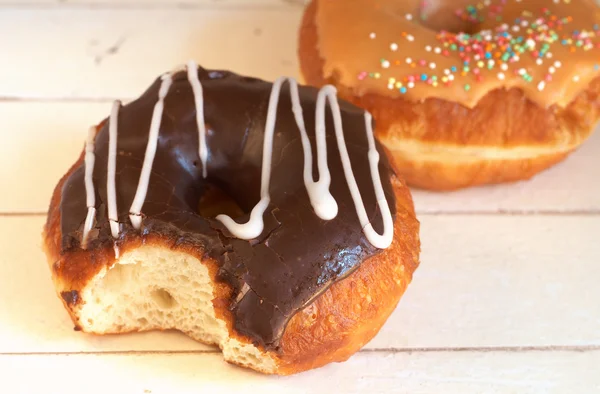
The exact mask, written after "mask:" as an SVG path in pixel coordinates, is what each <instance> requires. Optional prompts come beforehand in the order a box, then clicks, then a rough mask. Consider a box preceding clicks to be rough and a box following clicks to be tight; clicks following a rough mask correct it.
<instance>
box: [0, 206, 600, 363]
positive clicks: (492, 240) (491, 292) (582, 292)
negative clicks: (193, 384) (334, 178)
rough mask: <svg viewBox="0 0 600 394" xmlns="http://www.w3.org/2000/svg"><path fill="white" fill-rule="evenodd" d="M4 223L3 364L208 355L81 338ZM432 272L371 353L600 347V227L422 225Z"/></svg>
mask: <svg viewBox="0 0 600 394" xmlns="http://www.w3.org/2000/svg"><path fill="white" fill-rule="evenodd" d="M43 221H44V218H42V217H0V250H2V252H3V253H2V254H1V255H0V284H1V285H0V299H1V300H5V301H4V302H2V303H0V353H7V352H11V353H12V352H17V353H21V352H27V353H31V352H80V351H115V350H181V349H203V348H204V347H202V346H201V345H198V344H195V343H194V342H192V341H189V340H187V339H185V338H184V337H183V335H176V334H172V335H163V334H160V333H152V334H132V335H127V336H120V337H119V336H110V337H106V338H100V337H93V336H89V335H85V334H82V333H79V332H74V331H73V330H72V324H71V322H70V321H69V320H68V318H67V315H66V312H64V311H63V309H62V305H61V303H60V301H59V300H58V298H57V297H56V296H55V295H54V291H53V289H52V285H51V282H50V278H49V270H48V268H47V267H46V263H45V258H44V256H43V255H42V252H41V251H40V249H39V248H38V246H39V245H40V241H41V240H40V232H41V228H42V225H43ZM421 221H422V226H423V230H422V242H423V253H422V263H421V266H420V268H419V269H418V270H417V273H416V275H415V278H414V280H413V283H412V284H411V285H410V287H409V289H408V291H407V293H406V294H405V296H404V298H403V299H402V300H401V302H400V304H399V306H398V308H397V310H396V311H395V313H394V314H393V315H392V316H391V317H390V319H389V320H388V322H387V323H386V325H385V326H384V328H383V329H382V330H381V332H380V333H379V335H378V336H377V337H376V338H375V339H374V340H373V341H372V342H371V343H369V344H368V345H367V348H368V349H390V348H399V349H419V348H448V347H452V348H465V347H467V348H471V347H485V348H489V347H520V346H537V347H547V346H588V345H600V287H599V286H597V281H598V278H600V264H598V263H599V262H600V246H599V245H600V244H599V243H598V242H597V235H598V234H600V217H579V216H574V217H564V216H558V217H549V216H540V217H530V216H525V217H519V216H427V215H426V216H423V217H422V218H421Z"/></svg>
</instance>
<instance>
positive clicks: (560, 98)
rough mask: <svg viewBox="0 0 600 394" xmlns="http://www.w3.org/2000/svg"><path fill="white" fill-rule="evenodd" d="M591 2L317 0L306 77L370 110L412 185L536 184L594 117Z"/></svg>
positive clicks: (309, 22) (595, 37)
mask: <svg viewBox="0 0 600 394" xmlns="http://www.w3.org/2000/svg"><path fill="white" fill-rule="evenodd" d="M599 26H600V11H599V9H598V6H597V5H596V4H595V3H594V1H593V0H552V1H550V0H525V1H522V0H482V1H480V2H473V1H465V0H459V1H455V0H451V1H450V0H448V1H443V0H425V1H422V0H397V1H395V0H378V1H369V0H346V1H335V0H312V2H310V4H309V5H308V6H307V7H306V9H305V12H304V16H303V20H302V23H301V27H300V29H299V49H298V56H299V61H300V68H301V72H302V75H303V77H304V82H305V83H307V84H310V85H314V86H317V87H320V86H324V85H327V84H330V85H333V86H335V87H336V88H337V89H338V94H339V97H340V98H342V99H345V100H347V101H349V102H351V103H353V104H355V105H357V106H359V107H361V108H364V109H366V110H368V111H369V112H370V113H372V114H373V117H374V119H375V121H376V124H377V129H376V130H375V133H376V138H378V139H379V141H380V142H381V143H382V145H383V146H384V149H386V150H387V151H388V155H389V156H390V160H391V161H392V163H393V165H394V166H395V167H396V170H397V171H398V174H399V175H400V176H401V177H402V178H404V179H405V180H406V182H407V183H408V185H409V186H412V187H415V188H420V189H426V190H433V191H451V190H457V189H462V188H467V187H473V186H479V185H486V184H503V183H509V182H517V181H524V180H528V179H531V178H532V177H534V176H535V175H537V174H539V173H540V172H542V171H544V170H546V169H548V168H550V167H552V166H553V165H555V164H557V163H559V162H561V161H563V159H565V158H566V157H568V156H569V155H570V154H571V153H572V152H574V151H575V150H577V148H579V147H580V146H581V144H583V143H584V142H585V141H586V140H587V138H588V137H589V136H590V135H591V134H592V133H593V130H594V127H595V125H596V124H597V123H598V120H599V119H600V27H599Z"/></svg>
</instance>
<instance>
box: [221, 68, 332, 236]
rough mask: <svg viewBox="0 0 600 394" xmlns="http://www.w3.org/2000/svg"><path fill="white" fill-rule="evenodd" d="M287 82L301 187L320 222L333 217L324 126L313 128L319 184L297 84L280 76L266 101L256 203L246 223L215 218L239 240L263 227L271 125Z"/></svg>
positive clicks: (270, 156)
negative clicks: (301, 162) (296, 131)
mask: <svg viewBox="0 0 600 394" xmlns="http://www.w3.org/2000/svg"><path fill="white" fill-rule="evenodd" d="M286 81H288V82H289V83H290V95H291V99H292V111H293V112H294V117H295V119H296V124H297V125H298V128H299V129H300V135H301V141H302V148H303V151H304V184H305V186H306V190H307V191H308V195H309V198H310V202H311V205H312V206H313V208H314V209H315V213H316V214H317V215H318V216H319V217H320V218H321V219H323V220H330V219H333V218H334V217H335V216H336V215H337V211H338V207H337V203H336V202H335V200H334V198H333V196H332V195H331V193H329V184H330V182H331V176H330V174H329V168H328V167H327V146H326V145H325V144H326V142H325V127H322V128H321V130H319V129H317V131H316V133H317V165H318V168H319V181H318V182H314V181H313V179H312V148H311V145H310V140H309V139H308V135H307V134H306V127H305V125H304V118H303V116H302V106H301V105H300V95H299V94H298V84H297V83H296V81H295V80H294V79H292V78H286V77H281V78H279V79H277V80H276V81H275V82H274V83H273V87H272V89H271V96H270V98H269V109H268V111H267V119H266V125H265V137H264V141H263V162H262V173H261V186H260V196H261V199H260V201H259V202H258V204H257V205H256V206H255V207H254V208H253V209H252V212H251V213H250V219H249V220H248V222H246V223H242V224H240V223H237V222H235V221H234V220H233V219H232V218H231V217H229V216H227V215H218V216H217V217H216V219H217V220H219V221H220V222H221V223H223V225H225V227H227V229H228V230H229V231H230V232H231V233H232V234H233V235H234V236H236V237H238V238H241V239H252V238H256V237H258V236H259V235H260V234H261V233H262V231H263V228H264V221H263V214H264V212H265V210H266V209H267V207H268V206H269V202H270V197H269V183H270V180H271V158H272V155H273V135H274V132H275V122H276V120H277V106H278V104H279V93H280V91H281V86H282V85H283V83H284V82H286Z"/></svg>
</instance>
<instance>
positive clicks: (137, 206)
mask: <svg viewBox="0 0 600 394" xmlns="http://www.w3.org/2000/svg"><path fill="white" fill-rule="evenodd" d="M187 73H188V81H189V83H190V85H191V86H192V89H193V92H194V103H195V107H196V123H197V125H198V133H199V148H198V154H199V157H200V159H201V161H202V175H203V177H206V176H207V166H206V162H207V156H208V151H207V143H206V129H205V125H204V103H203V90H202V85H201V83H200V80H199V78H198V74H197V66H196V64H195V63H194V62H193V61H190V62H189V63H188V65H187ZM285 82H288V83H289V85H290V97H291V101H292V111H293V113H294V118H295V120H296V124H297V126H298V129H299V131H300V136H301V142H302V149H303V153H304V169H303V178H304V185H305V187H306V190H307V192H308V196H309V198H310V203H311V205H312V207H313V209H314V210H315V213H316V215H317V216H318V217H319V218H321V219H323V220H331V219H333V218H335V217H336V216H337V214H338V205H337V202H336V201H335V199H334V198H333V196H332V195H331V193H330V191H329V187H330V184H331V174H330V172H329V167H328V165H327V142H326V130H325V110H326V106H327V103H329V106H330V109H331V112H332V115H333V123H334V129H335V136H336V142H337V145H338V149H339V151H340V157H341V160H342V166H343V170H344V176H345V178H346V183H347V184H348V188H349V190H350V194H351V196H352V200H353V202H354V205H355V208H356V213H357V215H358V218H359V221H360V224H361V226H362V229H363V232H364V234H365V236H366V238H367V240H368V241H369V242H370V243H371V244H372V245H373V246H375V247H376V248H380V249H385V248H387V247H389V246H390V245H391V243H392V240H393V230H394V223H393V219H392V215H391V212H390V207H389V205H388V203H387V200H386V198H385V193H384V190H383V186H382V184H381V178H380V173H379V168H378V164H379V153H378V152H377V148H376V145H375V138H374V133H373V128H372V116H371V114H369V113H368V112H365V115H364V118H365V129H366V133H367V140H368V145H369V150H368V159H369V167H370V172H371V177H372V180H373V188H374V190H375V196H376V199H377V204H378V206H379V209H380V211H381V216H382V219H383V234H378V233H377V232H376V231H375V230H374V229H373V226H372V225H371V223H370V221H369V217H368V215H367V212H366V210H365V206H364V203H363V200H362V196H361V194H360V190H359V189H358V185H357V183H356V178H355V177H354V173H353V171H352V165H351V163H350V157H349V155H348V150H347V147H346V142H345V140H344V131H343V127H342V115H341V111H340V107H339V103H338V99H337V91H336V89H335V87H333V86H331V85H327V86H324V87H323V88H322V89H321V90H320V91H319V94H318V96H317V103H316V114H315V128H316V129H315V139H316V144H317V147H316V149H317V167H318V175H319V180H318V181H316V182H315V181H314V179H313V174H312V173H313V168H312V162H313V159H312V146H311V143H310V139H309V138H308V134H307V132H306V126H305V123H304V118H303V114H302V106H301V104H300V94H299V92H298V84H297V82H296V81H295V80H294V79H293V78H288V77H281V78H279V79H277V80H276V81H275V82H274V83H273V86H272V89H271V95H270V97H269V107H268V112H267V118H266V124H265V137H264V141H263V160H262V171H261V189H260V197H261V198H260V201H259V202H258V203H257V204H256V205H255V206H254V208H253V209H252V211H251V213H250V218H249V220H248V221H247V222H246V223H237V222H235V221H234V220H233V219H232V218H231V217H229V216H227V215H218V216H217V217H216V219H217V220H219V221H221V222H222V223H223V225H225V227H227V229H228V230H229V231H230V232H231V233H232V234H233V235H234V236H235V237H238V238H240V239H245V240H248V239H253V238H256V237H258V236H259V235H260V234H261V233H262V231H263V229H264V221H263V215H264V213H265V211H266V209H267V208H268V206H269V203H270V195H269V184H270V179H271V160H272V154H273V137H274V133H275V123H276V120H277V107H278V104H279V96H280V92H281V87H282V86H283V84H284V83H285ZM172 83H173V80H172V74H166V75H164V76H163V77H162V82H161V86H160V88H159V93H158V101H157V102H156V104H155V106H154V111H153V114H152V120H151V123H150V132H149V136H148V144H147V146H146V152H145V155H144V163H143V166H142V170H141V173H140V179H139V182H138V187H137V190H136V193H135V197H134V199H133V202H132V204H131V208H130V210H129V213H130V215H129V218H130V220H131V223H132V225H133V227H134V228H136V229H140V227H141V224H142V217H141V209H142V206H143V205H144V201H145V199H146V194H147V192H148V186H149V181H150V174H151V172H152V165H153V162H154V156H155V154H156V149H157V145H158V136H159V131H160V125H161V121H162V114H163V110H164V100H165V97H166V96H167V94H168V92H169V89H170V87H171V85H172ZM120 106H121V103H120V102H119V101H115V103H114V105H113V108H112V111H111V116H110V122H109V146H108V175H107V198H108V202H107V204H108V218H109V222H110V228H111V233H112V236H113V237H114V238H117V237H118V236H119V223H118V215H117V199H116V186H115V183H116V160H117V134H118V130H117V125H118V116H119V109H120ZM92 131H95V130H90V133H89V135H88V140H87V143H86V156H85V163H86V168H85V174H86V175H85V186H86V197H87V206H88V214H87V217H86V224H85V228H84V236H83V242H82V244H83V245H84V248H85V241H86V239H87V236H88V234H89V231H90V230H91V227H92V225H93V221H94V218H95V213H96V211H95V197H94V189H93V187H94V186H93V180H92V174H93V166H94V160H95V158H94V133H93V132H92ZM115 253H116V254H117V255H118V253H119V251H118V249H115Z"/></svg>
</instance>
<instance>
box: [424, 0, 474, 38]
mask: <svg viewBox="0 0 600 394" xmlns="http://www.w3.org/2000/svg"><path fill="white" fill-rule="evenodd" d="M472 3H473V1H472V0H467V1H465V0H460V1H454V0H453V1H447V0H424V1H420V2H419V9H418V11H417V15H420V18H419V21H420V23H421V25H423V26H424V27H426V28H428V29H430V30H433V31H436V32H442V31H445V32H449V33H454V34H458V33H466V34H475V33H477V32H479V31H481V30H482V27H481V23H480V22H474V21H471V20H467V19H465V18H462V17H461V16H460V15H459V14H457V11H461V10H464V9H465V7H466V6H468V5H470V4H472Z"/></svg>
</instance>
